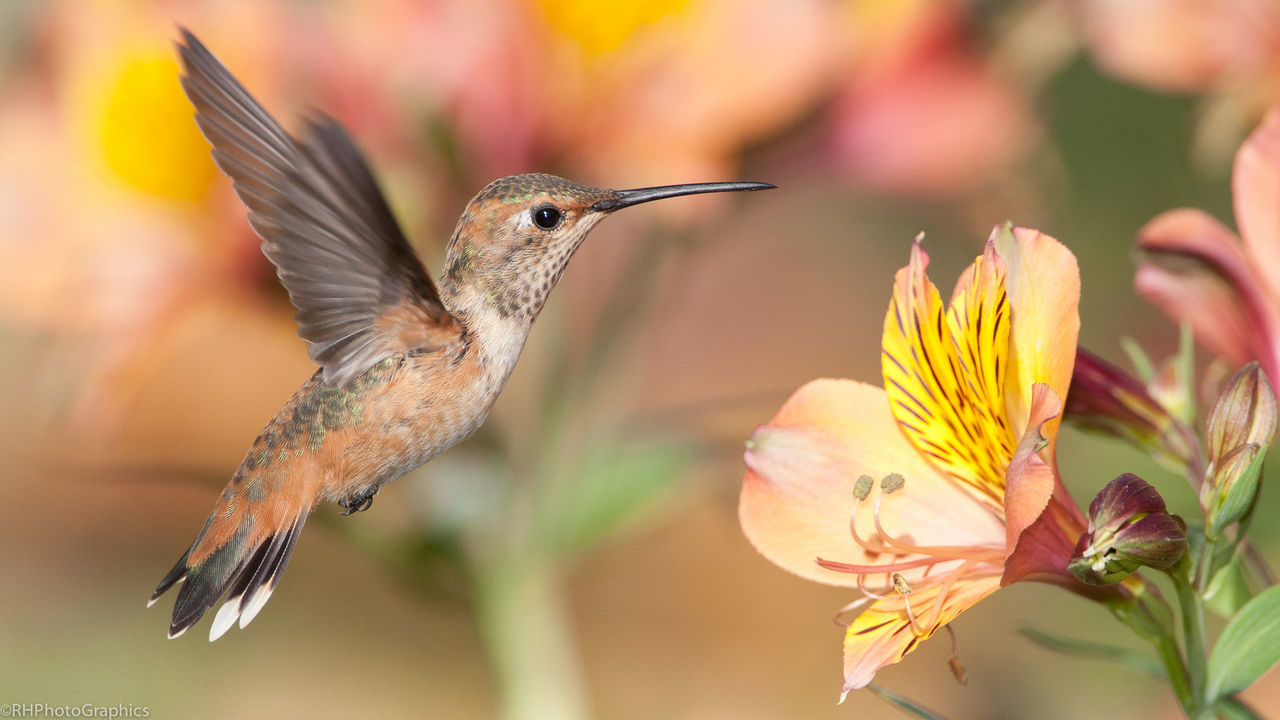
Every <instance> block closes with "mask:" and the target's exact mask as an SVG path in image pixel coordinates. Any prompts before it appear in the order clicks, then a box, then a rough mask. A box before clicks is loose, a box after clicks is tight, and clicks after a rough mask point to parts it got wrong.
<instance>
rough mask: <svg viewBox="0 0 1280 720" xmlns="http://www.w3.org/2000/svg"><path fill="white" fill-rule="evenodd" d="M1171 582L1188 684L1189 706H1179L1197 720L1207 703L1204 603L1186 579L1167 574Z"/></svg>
mask: <svg viewBox="0 0 1280 720" xmlns="http://www.w3.org/2000/svg"><path fill="white" fill-rule="evenodd" d="M1169 576H1170V578H1172V580H1173V589H1174V593H1175V594H1177V596H1178V610H1179V613H1178V614H1179V615H1181V616H1182V635H1183V639H1184V641H1185V643H1186V648H1187V652H1186V659H1187V676H1188V677H1189V678H1190V680H1191V694H1192V697H1193V703H1192V705H1191V706H1187V705H1186V704H1185V703H1184V705H1183V707H1184V708H1186V710H1187V715H1188V716H1189V717H1192V718H1196V717H1199V716H1200V715H1202V714H1203V713H1204V712H1205V710H1206V709H1207V707H1208V705H1209V702H1208V698H1206V697H1205V688H1206V685H1207V678H1208V662H1207V660H1206V657H1207V652H1206V646H1205V634H1204V602H1203V601H1202V600H1201V598H1200V596H1199V595H1198V594H1197V593H1196V592H1195V590H1194V589H1193V588H1192V587H1191V583H1190V582H1189V581H1188V579H1187V577H1186V575H1185V574H1184V573H1181V572H1171V573H1169Z"/></svg>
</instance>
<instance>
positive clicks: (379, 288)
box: [147, 29, 774, 641]
mask: <svg viewBox="0 0 1280 720" xmlns="http://www.w3.org/2000/svg"><path fill="white" fill-rule="evenodd" d="M181 34H182V39H181V40H180V41H179V42H178V43H177V50H178V55H179V57H180V59H181V62H182V66H183V76H182V78H181V84H182V88H183V90H184V91H185V92H186V94H187V97H188V98H189V99H190V100H191V103H192V104H193V105H194V106H195V109H196V114H195V120H196V124H197V125H198V126H199V128H200V130H201V131H202V132H203V133H204V136H205V138H207V139H208V141H209V142H210V144H211V145H212V146H213V150H212V154H213V159H214V161H215V163H216V164H217V165H218V167H219V168H221V169H222V171H223V172H224V173H226V175H228V176H229V177H230V179H231V180H232V183H233V187H234V189H235V192H236V194H237V195H238V196H239V197H240V199H241V201H242V202H243V203H244V204H245V206H246V207H247V208H248V211H249V213H248V219H249V224H250V225H251V226H252V227H253V229H254V231H255V232H256V233H257V235H258V236H259V237H260V238H261V240H262V251H263V254H264V255H266V257H267V258H268V259H269V260H270V261H271V262H272V263H273V264H274V265H275V266H276V270H277V275H278V276H279V278H280V282H281V284H283V285H284V287H285V289H286V290H287V291H288V293H289V299H290V300H291V301H292V303H293V305H294V306H295V308H296V309H297V313H296V314H295V319H296V321H297V323H298V335H300V336H301V337H302V338H303V339H304V340H306V341H307V343H308V347H307V352H308V355H309V356H310V358H311V360H312V361H313V362H315V363H316V364H317V365H318V366H319V369H318V370H317V371H316V372H315V374H314V375H312V376H311V378H310V379H309V380H307V381H306V382H305V383H303V384H302V386H301V387H300V388H298V390H297V391H296V392H295V393H294V394H293V396H292V397H291V398H290V399H289V400H288V401H287V402H286V403H285V404H284V407H282V408H281V409H280V411H279V412H278V413H276V415H275V417H273V418H272V419H271V421H270V422H268V423H267V425H266V427H265V428H264V429H263V431H262V433H261V434H260V435H258V437H257V439H256V440H254V442H253V445H252V446H251V447H250V448H249V451H248V453H247V454H246V455H245V457H244V460H243V461H242V462H241V463H240V466H239V468H238V469H237V470H236V472H235V474H234V476H232V478H231V481H230V482H229V483H228V484H227V486H226V488H225V489H224V490H223V491H222V494H221V495H219V497H218V499H217V502H216V503H215V504H214V507H213V512H212V513H211V514H210V515H209V519H208V520H207V521H205V524H204V527H203V528H202V529H201V530H200V533H199V534H198V535H197V536H196V539H195V541H194V542H193V543H192V544H191V546H190V547H189V548H188V549H187V551H186V552H184V553H183V554H182V557H181V558H179V559H178V562H177V563H176V564H175V565H174V566H173V569H172V570H170V571H169V573H168V574H167V575H165V576H164V579H163V580H161V581H160V584H159V586H158V587H157V588H156V590H155V593H154V594H153V595H152V596H151V599H150V601H149V602H148V603H147V605H148V607H150V606H151V605H152V604H154V603H155V602H156V600H158V599H159V598H160V596H161V595H163V594H164V593H165V591H167V590H168V589H169V588H171V587H173V586H174V585H176V584H178V583H182V587H181V588H180V589H179V591H178V596H177V600H176V601H175V602H174V606H173V617H172V621H171V623H170V625H169V637H170V638H175V637H178V636H179V635H182V634H183V633H184V632H186V631H187V630H188V629H190V628H191V627H192V626H193V625H195V624H196V623H197V622H198V621H199V620H200V618H201V617H202V616H203V615H204V613H205V612H206V611H207V610H209V609H210V608H211V607H213V605H214V604H215V603H216V602H217V601H218V600H219V598H221V597H222V596H223V595H224V593H225V594H226V599H225V600H224V601H223V603H222V605H221V606H220V607H219V609H218V612H217V614H216V615H215V616H214V620H213V624H212V627H211V628H210V630H209V640H210V641H213V640H217V639H218V638H219V637H221V636H222V635H223V634H224V633H225V632H226V631H227V630H229V629H230V628H231V626H232V625H234V624H236V623H237V621H238V622H239V625H240V627H241V628H243V627H245V626H246V625H248V624H249V622H250V621H252V620H253V618H254V617H255V616H257V614H258V612H259V611H261V610H262V607H263V605H265V604H266V602H267V600H268V599H269V598H270V597H271V593H272V592H273V591H274V590H275V587H276V585H277V583H279V581H280V576H281V573H283V572H284V568H285V565H286V564H287V563H288V562H289V556H290V554H291V553H292V551H293V547H294V544H295V543H296V542H297V540H298V535H299V533H301V532H302V526H303V524H304V523H305V522H306V520H307V517H308V516H309V515H310V514H311V512H312V511H313V510H315V509H316V507H317V506H318V505H319V504H320V503H321V502H326V501H329V502H335V503H337V504H338V505H339V506H340V507H342V508H343V509H344V512H343V513H342V514H343V515H350V514H352V513H354V512H358V511H362V510H367V509H368V508H369V506H370V505H371V504H372V503H373V498H374V495H376V494H377V493H378V490H379V489H380V488H381V487H382V486H383V485H384V484H386V483H388V482H390V481H392V480H394V479H395V478H397V477H399V476H401V475H403V474H405V473H406V472H409V471H410V470H412V469H414V468H416V467H418V466H420V465H422V464H424V463H426V462H427V461H429V460H431V459H432V458H433V457H435V456H436V455H438V454H440V453H442V452H444V451H445V450H447V449H449V448H450V447H452V446H454V445H456V444H457V443H459V442H461V441H462V440H463V439H465V438H466V437H467V436H469V435H471V433H473V432H475V430H476V428H478V427H480V424H481V423H483V422H484V420H485V417H486V416H488V414H489V411H490V409H492V407H493V404H494V401H495V400H497V397H498V394H499V393H500V392H502V388H503V386H504V385H506V382H507V378H508V377H510V375H511V371H512V369H513V368H514V367H515V364H516V360H517V359H518V358H519V356H520V351H521V350H522V349H523V347H524V344H525V340H526V338H527V337H528V334H529V329H530V327H531V326H532V324H533V321H534V319H535V318H537V316H538V313H539V311H540V310H541V309H542V305H543V303H544V302H545V301H546V299H547V295H548V294H549V293H550V292H551V289H552V288H553V287H554V286H555V284H556V282H557V281H558V280H559V279H560V276H561V274H562V273H563V272H564V270H565V267H566V265H567V264H568V263H569V259H570V258H571V257H572V256H573V254H574V252H575V251H576V250H577V249H578V247H579V245H581V244H582V241H583V240H584V239H586V237H587V234H588V233H590V232H591V230H592V228H594V227H595V226H596V224H597V223H599V222H600V221H601V220H603V219H604V218H605V217H606V216H608V215H609V214H611V213H613V212H615V211H617V210H621V209H622V208H627V207H631V206H632V205H638V204H640V203H646V202H650V201H652V200H659V199H663V198H672V197H677V196H682V195H693V194H698V193H714V192H731V191H743V190H763V189H768V188H772V187H774V186H773V185H770V184H768V183H758V182H715V183H694V184H685V185H668V186H662V187H648V188H639V189H633V190H608V189H602V188H594V187H588V186H585V185H580V184H578V183H574V182H571V181H569V180H565V179H563V178H560V177H556V176H554V175H548V174H542V173H534V174H524V175H512V176H510V177H505V178H502V179H499V180H495V181H493V182H492V183H490V184H489V185H487V186H485V187H484V188H483V189H482V190H480V192H479V193H478V194H476V196H475V197H474V198H472V199H471V201H470V202H468V203H467V205H466V208H465V209H464V210H463V212H462V216H461V217H460V219H459V220H458V224H457V226H456V228H455V229H454V231H453V235H452V237H451V238H450V239H449V244H448V250H447V253H446V257H445V263H444V270H443V272H442V273H441V275H440V281H439V283H433V282H432V280H431V277H430V276H429V275H428V274H427V271H426V270H425V269H424V267H423V265H422V263H421V261H420V260H419V259H418V257H417V255H416V254H415V253H414V251H413V248H412V247H411V246H410V244H409V242H408V240H407V239H406V238H405V236H404V234H403V233H402V232H401V230H400V226H399V225H398V224H397V222H396V219H395V217H394V216H393V214H392V212H391V209H390V207H389V206H388V204H387V201H386V199H385V198H384V197H383V195H382V192H381V191H380V190H379V188H378V185H377V182H376V181H375V180H374V177H373V174H372V173H371V171H370V170H369V167H368V165H367V164H366V163H365V160H364V158H363V156H362V155H361V153H360V151H359V149H357V147H356V145H355V143H354V142H353V141H352V140H351V138H350V136H348V134H347V132H346V131H345V130H344V129H343V128H342V126H341V125H340V124H339V123H338V122H337V121H336V120H334V119H333V118H331V117H329V116H327V115H323V114H319V115H318V116H315V117H312V118H309V119H308V120H307V121H306V125H305V130H304V132H303V133H302V134H301V138H295V137H293V136H292V135H290V134H289V133H288V132H287V131H285V129H284V128H283V127H282V126H281V125H280V124H279V123H278V122H277V121H276V120H275V119H274V118H273V117H272V116H271V115H270V114H269V113H268V112H267V111H266V110H265V109H264V108H263V107H262V105H260V104H259V103H258V102H257V100H255V99H254V98H253V96H252V95H250V94H249V92H248V91H247V90H246V89H245V88H244V86H243V85H241V84H240V82H239V81H237V80H236V79H235V77H233V76H232V74H231V73H230V71H228V70H227V69H226V67H225V66H223V65H222V63H221V62H219V61H218V59H217V58H216V57H214V55H213V54H212V53H211V52H209V50H208V49H207V48H205V46H204V45H203V44H202V43H201V42H200V41H199V40H198V39H197V38H196V37H195V36H194V35H192V34H191V33H190V32H189V31H187V30H186V29H182V30H181Z"/></svg>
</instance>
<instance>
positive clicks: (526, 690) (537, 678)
mask: <svg viewBox="0 0 1280 720" xmlns="http://www.w3.org/2000/svg"><path fill="white" fill-rule="evenodd" d="M479 572H481V573H482V575H481V576H480V577H479V578H477V583H476V612H477V614H478V616H479V617H478V620H479V625H480V631H481V634H482V635H483V639H484V642H485V645H486V647H487V649H488V652H489V656H490V658H491V659H492V665H493V669H494V674H495V676H496V680H497V683H498V690H499V693H500V697H501V700H500V703H501V707H500V709H499V715H498V716H499V717H500V718H503V719H504V720H540V719H541V718H563V719H564V720H578V719H585V718H587V717H588V716H589V713H588V709H587V702H586V692H585V686H584V683H583V681H582V674H581V665H580V663H579V661H578V656H577V650H576V648H575V647H574V643H573V638H572V623H571V620H570V617H569V612H568V609H567V608H566V607H565V604H564V598H565V593H564V588H563V586H562V582H561V578H560V577H559V573H558V571H557V569H556V568H555V567H554V566H553V564H552V563H551V562H546V561H541V560H537V559H534V558H529V557H524V558H519V559H518V560H517V559H515V558H512V559H511V561H509V562H501V561H500V562H497V563H491V564H490V565H489V566H487V567H483V568H480V570H479Z"/></svg>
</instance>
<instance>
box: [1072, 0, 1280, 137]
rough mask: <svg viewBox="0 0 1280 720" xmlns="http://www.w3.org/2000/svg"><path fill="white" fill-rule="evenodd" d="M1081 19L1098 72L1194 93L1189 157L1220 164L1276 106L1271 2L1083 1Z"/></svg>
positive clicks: (1276, 22) (1278, 72)
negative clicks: (1197, 95)
mask: <svg viewBox="0 0 1280 720" xmlns="http://www.w3.org/2000/svg"><path fill="white" fill-rule="evenodd" d="M1066 4H1068V5H1070V6H1071V7H1072V10H1073V11H1075V12H1076V13H1077V14H1078V16H1079V18H1080V25H1081V28H1082V33H1083V36H1084V42H1085V43H1086V44H1087V45H1088V47H1089V49H1090V50H1091V51H1092V54H1093V57H1094V59H1095V60H1096V62H1097V64H1098V65H1099V67H1101V68H1102V69H1103V70H1104V71H1106V72H1108V73H1111V74H1112V75H1115V76H1116V77H1119V78H1122V79H1124V80H1127V81H1129V82H1133V83H1137V84H1139V85H1144V86H1146V87H1149V88H1154V89H1156V90H1161V91H1165V92H1179V93H1200V94H1203V98H1202V99H1201V101H1200V107H1199V109H1198V112H1197V113H1196V118H1195V127H1194V135H1193V151H1194V154H1195V155H1196V156H1198V157H1201V158H1205V159H1217V158H1223V157H1225V156H1227V155H1229V154H1230V153H1231V151H1232V150H1233V149H1234V148H1235V147H1236V145H1237V144H1238V143H1239V142H1240V138H1241V136H1243V135H1244V134H1245V132H1247V130H1248V128H1249V127H1251V126H1252V125H1253V124H1254V123H1255V122H1256V121H1257V119H1258V117H1260V116H1261V115H1262V114H1263V113H1264V112H1266V109H1267V108H1268V107H1270V106H1271V104H1272V103H1274V102H1276V101H1278V100H1280V4H1277V3H1276V2H1275V0H1084V1H1083V2H1080V3H1078V4H1076V3H1066Z"/></svg>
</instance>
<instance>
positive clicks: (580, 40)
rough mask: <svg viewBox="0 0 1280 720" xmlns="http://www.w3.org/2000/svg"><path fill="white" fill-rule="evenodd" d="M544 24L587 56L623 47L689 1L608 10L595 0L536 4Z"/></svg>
mask: <svg viewBox="0 0 1280 720" xmlns="http://www.w3.org/2000/svg"><path fill="white" fill-rule="evenodd" d="M536 2H537V5H538V6H539V8H540V9H541V10H542V13H543V15H544V16H545V17H546V19H547V22H548V23H549V24H550V25H551V26H552V27H554V28H555V29H556V30H558V31H560V32H561V33H564V34H565V35H566V36H568V37H570V38H573V40H574V42H576V43H577V44H578V46H579V47H581V48H582V50H583V52H585V53H586V54H588V55H603V54H605V53H609V52H612V51H614V50H617V49H618V48H620V47H622V45H623V44H624V43H626V42H627V40H628V39H630V38H631V37H632V36H633V35H635V34H636V33H637V32H640V31H641V30H643V29H644V28H645V26H647V25H651V24H653V23H655V22H658V21H661V20H662V19H663V18H666V17H668V16H670V15H674V14H676V13H679V12H681V11H683V10H684V9H685V8H686V7H688V5H689V0H619V1H618V2H611V3H609V4H608V6H607V8H605V7H602V6H601V5H600V3H598V2H596V1H595V0H536Z"/></svg>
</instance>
